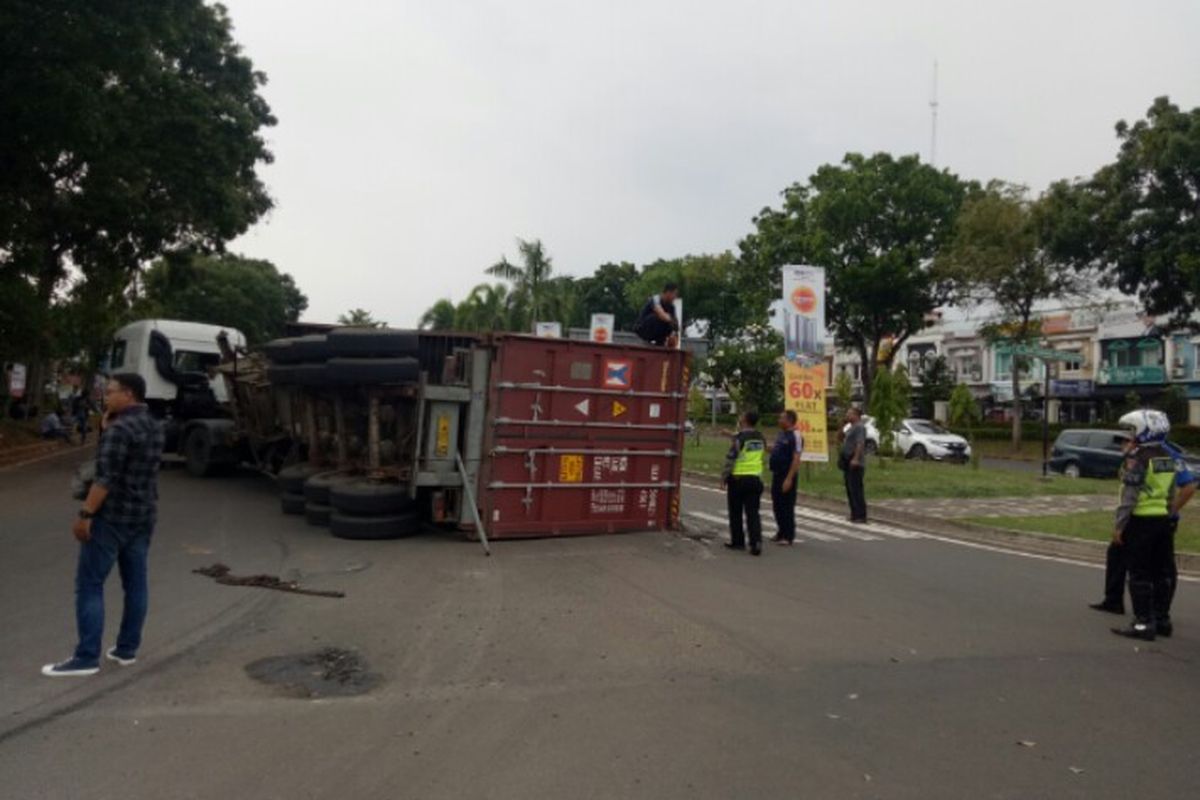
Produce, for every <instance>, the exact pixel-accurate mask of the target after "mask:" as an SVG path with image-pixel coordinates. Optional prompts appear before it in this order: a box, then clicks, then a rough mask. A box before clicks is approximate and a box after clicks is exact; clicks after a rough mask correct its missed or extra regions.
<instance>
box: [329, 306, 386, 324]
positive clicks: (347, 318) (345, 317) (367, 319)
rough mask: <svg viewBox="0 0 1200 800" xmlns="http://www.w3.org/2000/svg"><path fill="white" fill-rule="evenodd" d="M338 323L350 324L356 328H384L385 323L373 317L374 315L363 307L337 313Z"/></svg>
mask: <svg viewBox="0 0 1200 800" xmlns="http://www.w3.org/2000/svg"><path fill="white" fill-rule="evenodd" d="M338 325H352V326H354V327H356V328H386V327H387V323H386V322H384V321H383V320H378V319H375V316H374V315H373V314H372V313H371V312H370V311H367V310H366V309H365V308H352V309H350V310H349V311H347V312H346V313H345V314H339V315H338Z"/></svg>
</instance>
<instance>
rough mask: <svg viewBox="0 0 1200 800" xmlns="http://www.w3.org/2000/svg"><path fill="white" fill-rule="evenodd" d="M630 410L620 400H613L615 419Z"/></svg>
mask: <svg viewBox="0 0 1200 800" xmlns="http://www.w3.org/2000/svg"><path fill="white" fill-rule="evenodd" d="M628 410H629V409H628V408H626V407H625V404H624V403H622V402H621V401H620V400H613V419H616V418H617V417H619V416H621V415H622V414H624V413H625V412H626V411H628Z"/></svg>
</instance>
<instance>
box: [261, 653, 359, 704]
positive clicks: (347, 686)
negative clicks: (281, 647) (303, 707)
mask: <svg viewBox="0 0 1200 800" xmlns="http://www.w3.org/2000/svg"><path fill="white" fill-rule="evenodd" d="M246 674H247V675H249V676H250V677H251V678H254V680H256V681H260V682H262V683H265V684H267V685H269V686H278V687H279V688H280V689H281V690H282V691H283V692H284V693H285V694H288V695H290V696H292V697H299V698H302V699H305V700H314V699H317V698H320V697H352V696H354V695H359V694H366V693H367V692H369V691H371V690H372V689H374V688H375V687H376V686H378V685H379V683H380V676H379V675H378V674H376V673H374V672H370V671H369V670H368V669H367V663H366V662H365V661H364V660H363V659H362V657H361V656H360V655H358V653H355V652H354V651H353V650H345V649H342V648H340V647H326V648H323V649H321V650H318V651H316V652H314V653H301V654H298V655H291V656H272V657H271V658H262V659H259V660H258V661H254V662H252V663H250V664H247V665H246Z"/></svg>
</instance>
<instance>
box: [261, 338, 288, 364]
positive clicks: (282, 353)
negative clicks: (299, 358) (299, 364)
mask: <svg viewBox="0 0 1200 800" xmlns="http://www.w3.org/2000/svg"><path fill="white" fill-rule="evenodd" d="M262 352H263V355H264V356H266V357H267V360H268V361H270V362H271V363H272V364H294V363H295V358H294V357H293V355H292V340H291V339H273V340H272V341H269V342H267V343H266V344H264V345H263V346H262Z"/></svg>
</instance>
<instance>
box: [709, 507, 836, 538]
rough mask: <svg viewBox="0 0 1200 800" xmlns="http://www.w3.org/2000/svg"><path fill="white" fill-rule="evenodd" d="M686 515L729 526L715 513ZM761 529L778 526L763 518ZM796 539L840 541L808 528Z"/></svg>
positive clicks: (774, 529) (773, 528) (768, 531)
mask: <svg viewBox="0 0 1200 800" xmlns="http://www.w3.org/2000/svg"><path fill="white" fill-rule="evenodd" d="M687 515H688V516H689V517H695V518H696V519H702V520H704V521H705V522H713V523H716V524H717V525H720V526H721V527H722V528H727V527H728V526H729V520H728V519H727V518H725V517H722V516H719V515H717V514H708V513H706V512H704V511H688V512H687ZM762 529H763V531H764V532H766V533H775V532H778V530H779V528H777V527H776V526H775V523H773V522H768V521H767V520H763V524H762ZM796 539H797V540H799V541H803V540H804V539H816V540H817V541H819V542H840V541H841V539H839V538H838V537H836V536H830V535H829V534H827V533H821V532H820V531H814V530H808V529H805V530H804V531H802V532H800V535H797V536H796Z"/></svg>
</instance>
